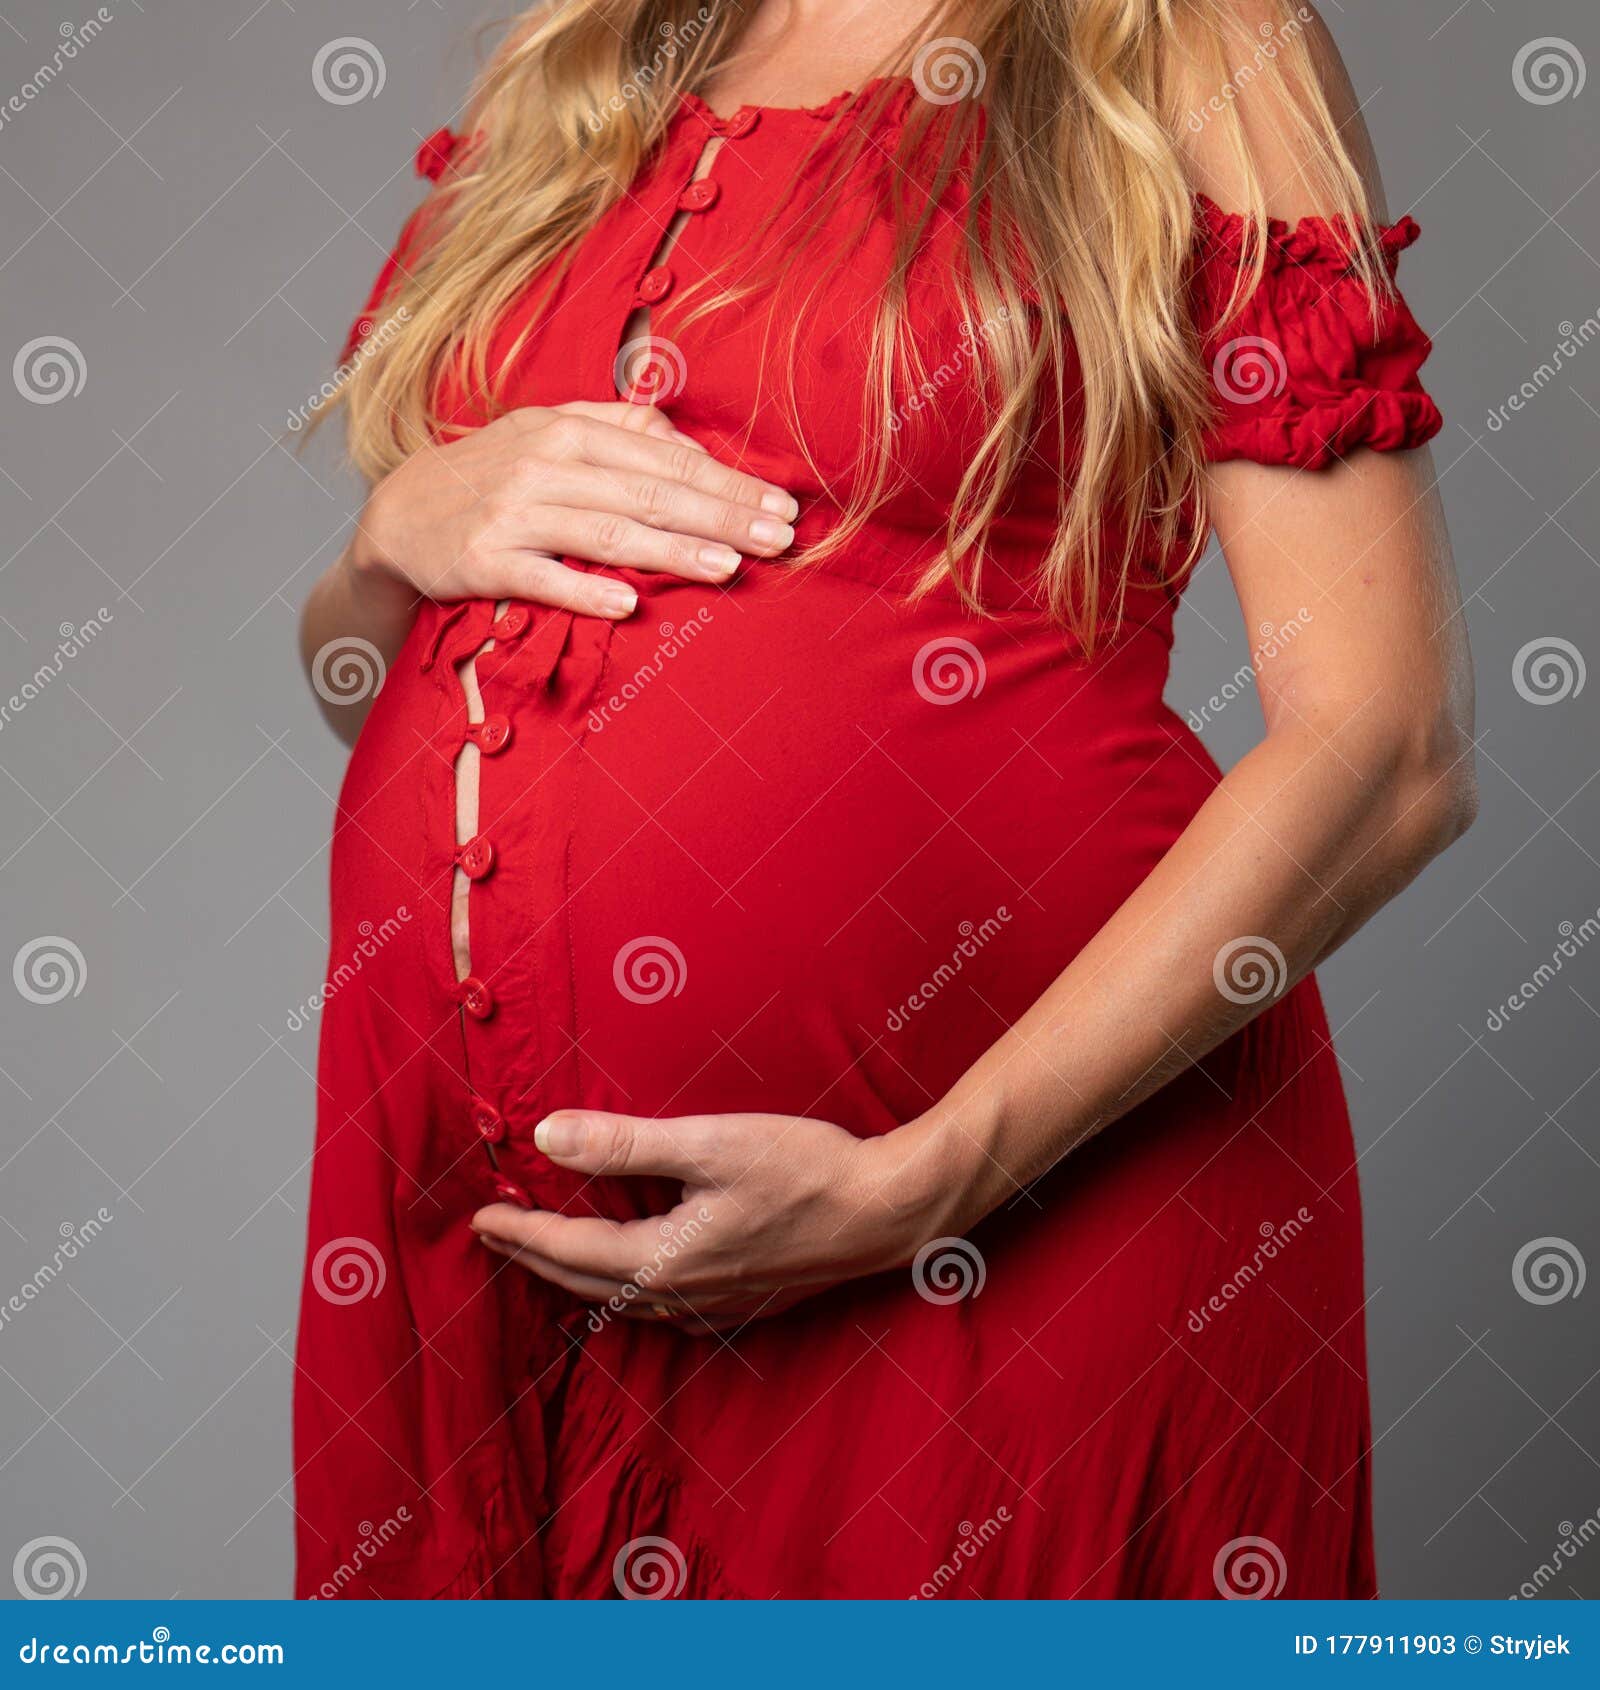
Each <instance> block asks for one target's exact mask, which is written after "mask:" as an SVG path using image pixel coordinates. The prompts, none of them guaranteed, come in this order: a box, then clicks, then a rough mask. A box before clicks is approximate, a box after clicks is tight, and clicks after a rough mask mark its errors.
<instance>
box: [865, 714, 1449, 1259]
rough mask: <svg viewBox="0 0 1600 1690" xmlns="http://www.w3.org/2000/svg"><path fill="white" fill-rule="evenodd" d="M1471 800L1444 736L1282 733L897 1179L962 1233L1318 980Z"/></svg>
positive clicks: (930, 1116) (987, 1065) (937, 1113)
mask: <svg viewBox="0 0 1600 1690" xmlns="http://www.w3.org/2000/svg"><path fill="white" fill-rule="evenodd" d="M1471 805H1472V800H1471V777H1470V771H1469V770H1468V767H1467V764H1466V762H1465V761H1464V759H1463V757H1462V756H1461V754H1460V753H1455V754H1450V753H1449V752H1448V750H1447V748H1442V747H1441V746H1439V745H1438V744H1437V743H1435V744H1433V745H1429V746H1426V747H1423V746H1416V745H1408V744H1406V743H1404V742H1403V740H1401V739H1399V737H1398V736H1397V738H1396V740H1395V741H1393V742H1390V743H1384V741H1383V739H1382V737H1381V736H1378V737H1377V740H1376V743H1374V741H1373V738H1372V736H1369V737H1368V742H1367V743H1366V744H1363V743H1362V736H1361V734H1360V733H1359V732H1358V731H1357V729H1356V728H1355V726H1354V725H1353V724H1347V726H1346V728H1345V730H1344V731H1342V732H1334V733H1328V732H1325V731H1324V730H1323V729H1321V728H1320V727H1319V726H1318V725H1316V724H1309V723H1308V724H1294V725H1291V726H1288V727H1286V728H1284V729H1282V730H1280V731H1278V732H1274V733H1271V734H1269V735H1268V736H1267V738H1266V739H1265V740H1264V741H1263V742H1262V743H1261V744H1260V745H1259V746H1257V747H1256V748H1255V750H1253V751H1252V752H1251V753H1250V754H1249V755H1248V756H1247V757H1245V758H1244V759H1243V760H1242V761H1241V762H1240V763H1239V764H1238V766H1237V767H1236V768H1235V769H1234V770H1233V771H1232V772H1231V773H1230V774H1229V775H1228V776H1227V777H1226V778H1225V779H1224V780H1223V781H1222V782H1221V784H1220V785H1219V786H1218V787H1217V789H1216V790H1215V792H1214V793H1213V794H1212V795H1211V797H1210V798H1209V799H1208V801H1207V802H1206V803H1205V805H1204V806H1202V808H1201V809H1200V810H1199V812H1198V813H1197V814H1196V816H1195V817H1194V820H1193V821H1192V822H1191V823H1190V825H1189V826H1188V828H1187V829H1186V830H1185V831H1184V832H1183V834H1182V835H1181V836H1180V837H1179V839H1178V841H1177V842H1176V844H1175V845H1174V846H1173V847H1172V849H1171V850H1170V851H1169V852H1168V853H1167V855H1166V856H1165V857H1164V858H1163V859H1162V861H1161V862H1160V863H1159V864H1158V865H1157V867H1156V868H1155V869H1154V871H1153V872H1152V873H1151V874H1150V875H1149V877H1148V878H1147V879H1146V880H1145V881H1144V882H1143V883H1142V884H1141V885H1140V887H1139V888H1138V890H1137V891H1136V892H1135V893H1134V894H1133V895H1132V896H1131V897H1130V898H1128V900H1127V901H1126V902H1125V903H1124V904H1123V905H1122V906H1121V908H1120V909H1119V910H1118V911H1117V912H1116V914H1115V915H1114V916H1113V917H1112V918H1111V920H1110V921H1108V922H1107V923H1106V925H1105V926H1104V927H1103V928H1102V929H1101V930H1100V932H1099V933H1098V934H1096V936H1095V937H1094V939H1093V940H1092V941H1091V942H1090V943H1089V944H1088V945H1087V946H1085V948H1084V949H1083V950H1082V951H1081V952H1080V953H1079V954H1078V956H1077V957H1075V958H1074V960H1073V961H1072V963H1071V964H1070V965H1069V966H1068V967H1067V968H1066V969H1065V970H1064V971H1063V972H1062V974H1061V975H1060V976H1059V977H1058V978H1057V979H1056V981H1055V982H1054V984H1053V985H1052V986H1051V987H1050V988H1049V990H1048V991H1046V992H1045V993H1044V995H1043V996H1042V997H1041V998H1039V999H1038V1001H1037V1002H1036V1003H1035V1004H1034V1005H1033V1007H1032V1008H1031V1009H1030V1010H1029V1011H1028V1012H1027V1013H1026V1014H1025V1015H1024V1016H1023V1017H1022V1019H1021V1020H1020V1021H1018V1022H1017V1024H1016V1025H1015V1026H1014V1027H1013V1028H1011V1030H1010V1031H1009V1032H1008V1033H1006V1034H1005V1035H1004V1036H1003V1037H1002V1038H1001V1039H999V1040H998V1041H997V1042H996V1043H995V1044H994V1045H993V1046H992V1047H991V1048H990V1049H989V1050H988V1051H987V1052H986V1053H985V1054H984V1055H983V1056H982V1057H981V1058H980V1059H979V1060H978V1061H977V1062H976V1063H975V1064H974V1065H973V1066H972V1067H971V1068H970V1069H969V1070H968V1071H967V1073H966V1074H965V1075H964V1076H963V1077H962V1079H961V1080H960V1081H959V1082H958V1083H957V1085H956V1086H955V1087H954V1088H953V1089H952V1090H951V1092H950V1093H949V1095H948V1096H947V1097H945V1098H944V1099H943V1100H942V1101H941V1102H940V1103H939V1104H938V1105H937V1106H936V1107H935V1108H933V1109H932V1110H930V1111H929V1112H928V1113H927V1114H925V1115H924V1116H922V1117H921V1118H920V1119H918V1120H917V1121H915V1122H912V1123H910V1124H909V1125H908V1126H907V1127H906V1128H905V1129H903V1134H902V1133H894V1134H891V1135H890V1139H891V1140H901V1139H902V1137H903V1135H904V1138H903V1142H902V1143H901V1144H900V1145H899V1146H898V1147H897V1149H896V1152H895V1155H894V1166H895V1170H896V1171H895V1175H894V1179H895V1183H896V1184H897V1185H899V1184H900V1182H901V1181H902V1180H903V1181H904V1182H905V1185H904V1187H903V1193H904V1195H905V1196H906V1197H908V1198H910V1200H911V1201H913V1202H915V1203H918V1204H920V1205H931V1206H932V1207H933V1209H934V1210H935V1212H937V1211H938V1208H939V1205H940V1203H941V1202H943V1203H945V1204H946V1205H947V1208H946V1213H945V1218H946V1221H947V1223H948V1224H947V1226H946V1228H945V1230H948V1231H953V1232H960V1231H963V1230H965V1229H966V1228H967V1227H969V1226H971V1225H972V1224H974V1223H975V1222H976V1221H977V1220H979V1219H980V1218H981V1217H982V1216H983V1215H985V1214H987V1213H988V1212H989V1211H990V1210H991V1209H993V1208H995V1207H996V1206H997V1205H999V1204H1001V1203H1003V1202H1005V1201H1006V1199H1007V1198H1009V1197H1010V1196H1011V1195H1013V1194H1014V1193H1015V1192H1016V1191H1017V1190H1019V1189H1020V1188H1021V1187H1022V1186H1024V1185H1026V1184H1027V1183H1028V1182H1029V1181H1030V1180H1033V1179H1035V1178H1037V1177H1038V1176H1039V1175H1040V1174H1042V1173H1043V1172H1045V1170H1046V1169H1048V1168H1049V1167H1050V1166H1051V1165H1052V1164H1054V1163H1055V1162H1057V1161H1058V1160H1059V1159H1060V1158H1061V1157H1062V1156H1064V1155H1065V1154H1066V1153H1067V1152H1068V1151H1070V1150H1072V1149H1073V1148H1074V1147H1075V1146H1076V1145H1078V1144H1080V1143H1082V1142H1083V1141H1084V1140H1085V1139H1087V1138H1088V1137H1090V1136H1091V1135H1092V1134H1093V1133H1095V1132H1097V1131H1098V1130H1099V1129H1100V1128H1102V1127H1104V1126H1105V1125H1107V1124H1108V1123H1109V1122H1111V1121H1114V1120H1115V1119H1117V1118H1118V1117H1119V1116H1121V1115H1123V1114H1125V1113H1126V1112H1127V1111H1128V1110H1130V1109H1132V1108H1133V1107H1134V1106H1135V1105H1136V1104H1138V1103H1139V1102H1141V1101H1142V1100H1143V1099H1144V1098H1146V1097H1148V1096H1150V1095H1151V1094H1152V1093H1153V1092H1155V1091H1157V1090H1158V1089H1159V1088H1160V1087H1161V1086H1162V1085H1164V1084H1165V1083H1166V1082H1167V1081H1168V1080H1170V1079H1171V1078H1172V1077H1173V1076H1174V1075H1176V1074H1177V1073H1179V1072H1181V1071H1182V1070H1183V1069H1184V1068H1186V1067H1188V1066H1189V1065H1190V1064H1191V1063H1193V1062H1195V1061H1197V1060H1198V1059H1199V1058H1200V1057H1202V1056H1203V1055H1205V1054H1206V1052H1208V1051H1210V1050H1212V1049H1213V1048H1214V1047H1215V1046H1217V1045H1218V1044H1220V1043H1221V1042H1222V1041H1223V1040H1224V1039H1226V1038H1227V1037H1228V1036H1229V1035H1230V1034H1231V1033H1233V1032H1235V1031H1236V1030H1237V1029H1238V1028H1240V1027H1242V1026H1243V1025H1244V1024H1245V1023H1246V1022H1247V1021H1249V1020H1250V1019H1251V1018H1252V1017H1253V1016H1254V1015H1256V1014H1257V1013H1258V1012H1259V1011H1260V1010H1261V1009H1262V1008H1264V1007H1265V1006H1266V1005H1267V1004H1269V1003H1270V1002H1271V1001H1273V999H1275V998H1276V997H1279V996H1281V995H1282V993H1283V992H1284V991H1285V990H1287V989H1288V987H1289V986H1290V985H1292V984H1293V983H1294V982H1295V981H1296V980H1297V979H1299V978H1300V977H1301V976H1302V975H1304V974H1307V973H1309V972H1310V971H1311V969H1312V968H1314V967H1315V966H1316V965H1317V963H1318V962H1319V961H1321V959H1322V958H1323V957H1325V956H1326V955H1327V954H1328V953H1329V952H1330V951H1331V950H1333V949H1335V948H1336V947H1337V946H1338V945H1339V944H1341V943H1343V941H1344V940H1345V939H1347V938H1348V937H1349V936H1350V935H1351V934H1352V933H1354V932H1355V931H1356V929H1357V928H1358V927H1360V925H1361V924H1362V923H1363V922H1364V921H1366V920H1367V919H1368V918H1369V917H1370V916H1371V915H1372V914H1373V913H1374V911H1376V910H1377V909H1378V908H1380V907H1381V906H1382V905H1383V904H1384V903H1386V902H1387V901H1388V900H1389V899H1390V898H1392V897H1393V896H1394V895H1395V894H1396V893H1397V892H1398V891H1400V889H1401V888H1402V887H1403V886H1405V885H1406V884H1407V883H1408V882H1409V881H1410V880H1411V879H1413V878H1414V877H1415V875H1416V874H1418V873H1419V872H1420V871H1421V869H1422V868H1423V866H1424V865H1425V864H1426V863H1427V862H1428V861H1429V860H1430V859H1431V858H1432V857H1433V856H1435V855H1436V854H1437V853H1438V852H1439V851H1440V850H1442V849H1443V848H1444V846H1445V845H1447V844H1448V843H1449V842H1450V841H1451V840H1452V839H1453V838H1455V837H1456V836H1457V835H1458V834H1459V833H1460V832H1461V831H1462V830H1463V828H1464V827H1465V826H1466V824H1467V822H1468V821H1469V820H1470V817H1471ZM1280 959H1281V960H1280ZM919 1194H920V1195H919ZM938 1194H948V1195H947V1196H944V1197H941V1196H940V1195H938Z"/></svg>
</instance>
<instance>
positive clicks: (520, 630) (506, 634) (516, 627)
mask: <svg viewBox="0 0 1600 1690" xmlns="http://www.w3.org/2000/svg"><path fill="white" fill-rule="evenodd" d="M531 620H532V618H531V617H530V616H529V614H528V610H527V607H526V606H525V605H520V604H514V605H512V607H511V608H510V609H509V610H508V611H507V612H506V613H505V615H504V616H502V617H501V618H500V620H499V621H498V622H496V623H494V624H493V626H491V627H490V629H489V632H490V633H491V634H492V635H493V636H494V637H495V638H496V639H497V640H517V639H521V638H522V636H523V635H524V634H525V633H527V631H528V623H529V622H530V621H531Z"/></svg>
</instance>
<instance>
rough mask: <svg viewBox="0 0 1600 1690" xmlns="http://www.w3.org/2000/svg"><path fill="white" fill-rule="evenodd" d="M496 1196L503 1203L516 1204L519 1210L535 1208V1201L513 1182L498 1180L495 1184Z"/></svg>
mask: <svg viewBox="0 0 1600 1690" xmlns="http://www.w3.org/2000/svg"><path fill="white" fill-rule="evenodd" d="M494 1194H495V1196H496V1197H498V1198H499V1199H500V1201H501V1202H502V1203H515V1204H516V1205H517V1207H518V1208H519V1209H531V1208H532V1207H533V1199H532V1198H531V1197H530V1196H529V1195H528V1194H527V1192H525V1191H524V1190H523V1189H522V1187H521V1186H520V1185H517V1184H516V1183H515V1182H514V1181H512V1180H508V1179H497V1180H496V1181H495V1182H494Z"/></svg>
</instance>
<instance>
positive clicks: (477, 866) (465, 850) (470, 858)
mask: <svg viewBox="0 0 1600 1690" xmlns="http://www.w3.org/2000/svg"><path fill="white" fill-rule="evenodd" d="M456 861H457V862H458V863H459V864H460V865H461V872H462V873H463V874H464V875H465V876H466V877H467V879H468V880H482V879H483V877H484V876H485V875H486V874H487V873H488V872H489V870H490V869H492V868H493V867H494V846H493V845H491V844H490V843H489V841H488V840H487V839H486V838H484V836H483V835H482V834H481V833H480V834H479V835H478V837H477V838H476V839H474V840H472V841H470V842H469V843H468V844H466V845H463V846H462V847H461V849H460V850H459V851H457V852H456Z"/></svg>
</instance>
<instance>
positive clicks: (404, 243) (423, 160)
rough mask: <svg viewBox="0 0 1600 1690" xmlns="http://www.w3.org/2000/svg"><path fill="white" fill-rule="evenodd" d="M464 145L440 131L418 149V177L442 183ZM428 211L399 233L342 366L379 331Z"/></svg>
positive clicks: (348, 341)
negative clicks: (386, 306) (390, 294)
mask: <svg viewBox="0 0 1600 1690" xmlns="http://www.w3.org/2000/svg"><path fill="white" fill-rule="evenodd" d="M462 141H463V137H462V136H460V135H456V134H452V133H451V131H450V130H448V129H440V130H437V131H436V132H435V133H434V134H432V135H430V136H429V137H428V138H427V140H426V141H424V142H423V143H422V145H421V146H420V147H419V148H418V149H417V157H416V170H417V175H419V176H421V177H424V178H426V179H427V180H428V181H430V182H438V181H440V180H441V179H442V178H443V177H444V174H445V172H446V171H447V170H449V168H450V165H451V161H452V160H453V159H454V158H455V156H456V154H457V152H458V151H459V150H460V148H461V145H462ZM427 209H428V207H427V202H426V201H424V202H423V204H422V205H420V206H418V207H417V209H416V210H415V211H414V212H412V214H411V215H410V217H408V218H407V219H406V223H405V227H404V228H403V229H401V231H400V238H399V240H398V241H396V242H395V247H394V251H393V252H391V253H390V254H389V256H388V258H387V259H385V260H384V265H383V268H382V269H381V270H380V271H379V272H378V279H377V281H375V282H374V283H373V284H372V292H371V293H370V294H368V295H367V303H366V305H365V307H364V308H363V310H362V312H361V315H360V316H359V317H357V318H356V320H355V321H354V322H353V323H352V324H351V325H350V332H349V334H348V335H346V336H345V342H344V351H343V352H342V353H341V354H340V357H339V361H340V362H341V363H343V364H348V363H349V362H350V360H351V359H352V358H353V357H355V355H356V353H357V352H358V351H359V350H360V348H361V347H362V346H363V345H364V344H365V342H366V341H367V340H368V339H369V338H370V336H371V335H372V333H373V331H374V330H375V329H376V328H377V327H378V325H379V322H380V320H381V313H382V308H383V302H384V301H385V300H386V299H387V298H388V297H389V293H390V290H391V289H392V288H393V287H394V284H395V278H396V277H397V276H398V275H399V274H400V272H401V270H402V269H403V268H404V266H405V265H406V264H407V262H408V261H409V260H410V258H411V257H412V255H413V254H414V253H415V252H416V250H417V245H418V242H419V238H420V236H421V233H422V225H423V219H424V213H425V212H426V211H427Z"/></svg>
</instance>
